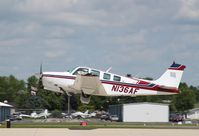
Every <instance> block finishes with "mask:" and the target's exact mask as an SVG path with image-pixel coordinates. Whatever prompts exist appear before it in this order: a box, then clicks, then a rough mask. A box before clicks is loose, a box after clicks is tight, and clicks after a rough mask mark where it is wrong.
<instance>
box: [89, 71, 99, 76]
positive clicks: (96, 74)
mask: <svg viewBox="0 0 199 136" xmlns="http://www.w3.org/2000/svg"><path fill="white" fill-rule="evenodd" d="M91 74H92V75H95V76H100V72H99V71H97V70H91Z"/></svg>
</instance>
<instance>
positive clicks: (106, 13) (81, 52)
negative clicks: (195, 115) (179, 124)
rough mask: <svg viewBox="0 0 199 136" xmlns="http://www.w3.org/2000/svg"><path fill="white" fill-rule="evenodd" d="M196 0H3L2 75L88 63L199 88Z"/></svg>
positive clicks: (0, 4)
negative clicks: (175, 73)
mask: <svg viewBox="0 0 199 136" xmlns="http://www.w3.org/2000/svg"><path fill="white" fill-rule="evenodd" d="M198 7H199V1H198V0H0V76H8V75H10V74H12V75H14V76H16V77H17V78H19V79H24V80H26V79H27V78H28V77H29V76H31V75H34V74H35V73H38V72H39V67H40V64H41V63H42V64H43V71H66V70H68V69H70V68H73V67H76V66H89V67H93V68H97V69H102V70H106V69H108V68H109V67H112V70H111V72H113V73H117V74H119V75H125V74H127V73H131V74H132V75H136V76H137V77H152V78H154V79H157V78H159V77H160V76H161V75H162V74H163V73H164V71H165V70H166V69H167V68H168V67H169V66H170V65H171V64H172V63H173V61H176V63H180V64H184V65H186V66H187V68H186V69H185V72H184V75H183V78H182V82H186V83H187V84H188V85H193V86H199V72H198V71H199V8H198Z"/></svg>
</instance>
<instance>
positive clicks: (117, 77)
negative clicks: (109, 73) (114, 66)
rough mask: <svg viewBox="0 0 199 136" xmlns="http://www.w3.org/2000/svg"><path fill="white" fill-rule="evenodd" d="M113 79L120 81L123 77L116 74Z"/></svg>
mask: <svg viewBox="0 0 199 136" xmlns="http://www.w3.org/2000/svg"><path fill="white" fill-rule="evenodd" d="M113 80H114V81H120V80H121V77H119V76H114V77H113Z"/></svg>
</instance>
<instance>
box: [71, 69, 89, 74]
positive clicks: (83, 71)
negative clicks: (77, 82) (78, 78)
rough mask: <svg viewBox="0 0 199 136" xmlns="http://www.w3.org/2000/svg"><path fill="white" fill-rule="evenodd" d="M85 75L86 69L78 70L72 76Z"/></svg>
mask: <svg viewBox="0 0 199 136" xmlns="http://www.w3.org/2000/svg"><path fill="white" fill-rule="evenodd" d="M77 74H79V75H86V74H88V69H87V68H78V69H77V70H76V71H75V72H74V73H73V75H77Z"/></svg>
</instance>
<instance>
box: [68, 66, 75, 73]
mask: <svg viewBox="0 0 199 136" xmlns="http://www.w3.org/2000/svg"><path fill="white" fill-rule="evenodd" d="M74 69H76V67H75V68H71V69H69V70H67V72H69V73H72V72H73V70H74Z"/></svg>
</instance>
